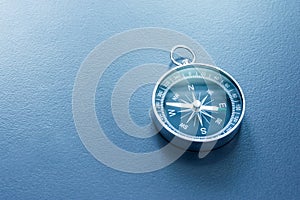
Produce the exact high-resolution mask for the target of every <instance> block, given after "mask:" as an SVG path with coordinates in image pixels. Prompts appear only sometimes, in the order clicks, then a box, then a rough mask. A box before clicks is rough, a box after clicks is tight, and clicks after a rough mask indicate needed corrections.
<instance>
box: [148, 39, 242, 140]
mask: <svg viewBox="0 0 300 200" xmlns="http://www.w3.org/2000/svg"><path fill="white" fill-rule="evenodd" d="M180 46H182V45H180ZM188 65H198V66H206V67H209V68H212V69H214V70H219V71H221V72H222V73H224V74H225V75H226V76H227V77H228V78H229V79H230V80H231V81H232V82H233V83H234V84H235V85H236V87H237V89H238V91H239V92H240V94H241V99H242V103H243V106H242V113H241V116H240V118H239V120H238V122H237V123H236V124H235V125H234V127H233V128H232V129H231V130H230V131H228V132H227V133H225V134H223V135H219V136H216V137H214V138H209V139H200V138H191V137H185V136H184V135H186V134H184V135H182V134H178V133H176V132H174V131H173V130H172V129H170V128H169V127H168V126H166V124H165V123H163V121H162V120H161V119H160V117H159V115H158V113H157V111H156V107H155V93H156V90H157V89H158V86H159V85H160V83H161V82H162V80H163V79H165V78H166V77H167V76H168V75H169V74H171V73H172V72H174V71H176V70H178V69H179V68H181V67H185V66H188ZM152 109H153V113H154V115H155V117H156V119H157V120H158V121H159V123H160V124H161V126H162V127H163V128H165V129H166V130H167V131H168V132H170V133H171V134H173V135H174V136H176V137H179V138H181V139H183V140H187V141H191V142H212V141H217V140H220V139H222V138H225V137H227V136H228V135H230V134H231V133H233V132H234V131H235V130H236V129H237V128H238V127H239V126H240V124H241V122H242V120H243V118H244V115H245V109H246V101H245V96H244V93H243V90H242V88H241V87H240V85H239V83H238V82H237V81H236V80H235V79H234V78H233V77H232V76H231V75H230V74H229V73H227V72H226V71H224V70H223V69H221V68H219V67H216V66H213V65H209V64H204V63H187V64H184V65H179V66H177V67H175V68H173V69H171V70H169V71H167V72H166V73H165V74H164V75H162V76H161V77H160V79H159V80H158V81H157V83H156V85H155V87H154V90H153V93H152ZM222 130H223V129H222ZM222 130H221V131H220V132H222Z"/></svg>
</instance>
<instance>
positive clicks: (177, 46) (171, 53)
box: [170, 45, 196, 65]
mask: <svg viewBox="0 0 300 200" xmlns="http://www.w3.org/2000/svg"><path fill="white" fill-rule="evenodd" d="M180 48H181V49H185V50H187V51H188V52H190V53H191V54H192V56H193V58H192V62H188V63H194V62H195V60H196V56H195V53H194V52H193V50H192V49H191V48H189V47H188V46H185V45H176V46H174V47H173V48H172V50H171V52H170V58H171V60H172V62H173V63H174V64H175V65H182V64H186V60H188V58H186V59H185V60H184V61H183V62H182V63H180V62H177V61H176V60H175V58H174V57H173V54H174V52H175V51H176V49H180Z"/></svg>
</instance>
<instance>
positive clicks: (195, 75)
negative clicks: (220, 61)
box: [152, 63, 244, 143]
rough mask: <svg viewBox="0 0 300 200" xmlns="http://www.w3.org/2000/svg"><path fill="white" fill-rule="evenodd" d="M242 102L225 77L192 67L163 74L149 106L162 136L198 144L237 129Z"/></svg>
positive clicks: (237, 89)
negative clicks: (165, 134)
mask: <svg viewBox="0 0 300 200" xmlns="http://www.w3.org/2000/svg"><path fill="white" fill-rule="evenodd" d="M243 99H244V97H243V93H242V91H241V89H240V87H239V85H238V83H237V82H236V81H235V80H234V79H233V78H232V77H231V76H230V75H229V74H227V73H226V72H224V71H223V70H221V69H219V68H217V67H214V66H210V65H204V64H195V63H193V64H188V65H183V66H178V67H176V68H174V69H172V70H170V71H169V72H167V73H166V74H165V75H164V76H163V77H162V78H161V79H160V80H159V81H158V83H157V84H156V87H155V89H154V93H153V98H152V103H153V110H154V113H155V116H156V118H157V119H158V123H159V125H160V126H162V127H163V129H164V131H161V132H162V133H163V135H164V133H165V132H167V134H171V135H174V136H177V137H179V138H182V139H184V140H188V141H192V142H200V143H201V142H209V141H214V140H218V139H220V138H223V137H225V136H227V135H229V134H230V133H232V132H233V131H234V130H236V129H237V128H238V126H239V124H240V122H241V120H242V118H243V114H244V100H243ZM166 138H168V137H166Z"/></svg>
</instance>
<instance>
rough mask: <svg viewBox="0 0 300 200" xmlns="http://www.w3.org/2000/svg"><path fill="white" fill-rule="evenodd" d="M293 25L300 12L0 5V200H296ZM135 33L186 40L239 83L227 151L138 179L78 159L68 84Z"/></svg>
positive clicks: (281, 4)
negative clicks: (116, 38)
mask: <svg viewBox="0 0 300 200" xmlns="http://www.w3.org/2000/svg"><path fill="white" fill-rule="evenodd" d="M299 19H300V3H299V1H289V3H287V2H285V1H277V2H274V1H269V0H268V1H253V0H251V1H241V2H238V1H227V0H226V1H221V2H220V1H201V2H197V3H196V2H192V1H178V2H174V1H170V2H163V3H162V2H160V1H127V2H124V1H109V2H108V1H103V2H92V1H84V2H83V3H79V2H74V1H64V2H61V1H53V2H46V3H45V2H32V3H28V2H27V3H25V2H23V3H20V2H18V3H17V2H14V1H2V2H0V199H299V198H300V190H299V189H300V169H299V168H300V167H299V166H300V162H299V160H300V156H299V155H300V152H299V140H300V136H299V135H300V131H299V130H300V122H299V119H300V111H299V110H300V106H299V105H300V103H299V102H300V97H299V88H300V83H299V78H300V70H299V67H300V58H299V55H300V51H299V47H300V40H299V32H300V20H299ZM139 27H163V28H168V29H172V30H175V31H179V32H182V33H185V34H186V35H189V36H190V37H192V38H194V39H195V40H197V41H198V42H199V43H201V44H202V45H203V47H204V48H205V49H206V50H207V52H208V53H209V54H210V55H211V57H212V58H213V59H214V61H215V63H216V64H217V65H218V66H222V67H223V68H224V69H225V70H226V71H228V72H229V73H231V74H232V75H233V76H234V77H236V79H237V80H238V81H239V83H240V84H241V86H242V87H243V90H244V93H245V96H246V99H247V108H246V116H245V120H244V123H243V126H242V129H241V132H240V134H239V136H238V137H237V138H236V139H235V140H234V141H233V142H231V143H230V144H229V145H227V146H225V147H223V148H221V149H218V150H216V151H213V152H212V153H211V154H210V155H209V156H208V157H206V158H205V159H202V160H197V159H193V155H191V154H190V153H187V154H185V155H184V156H182V157H181V158H180V159H179V160H177V161H176V162H174V163H173V164H171V165H170V166H168V167H166V168H164V169H162V170H159V171H155V172H151V173H145V174H130V173H123V172H119V171H116V170H114V169H111V168H109V167H107V166H105V165H103V164H102V163H100V162H99V161H97V160H96V159H95V158H94V157H93V156H92V155H91V154H90V153H89V152H88V151H87V150H86V148H85V147H84V145H83V144H82V143H81V141H80V139H79V136H78V133H77V131H76V128H75V125H74V121H73V115H72V90H73V84H74V81H75V77H76V73H77V71H78V69H79V67H80V64H81V63H82V61H83V60H84V58H85V57H86V56H87V55H88V53H89V52H90V51H91V50H92V49H93V48H94V47H95V46H96V45H98V44H99V43H100V42H102V41H104V40H106V39H107V38H109V37H110V36H112V35H114V34H116V33H120V32H122V31H125V30H129V29H132V28H139ZM150 53H151V52H150ZM237 68H238V70H237ZM111 76H112V79H113V78H114V76H118V75H117V74H113V73H112V75H111ZM149 87H150V86H149ZM148 89H151V88H148ZM107 92H110V91H107ZM141 92H143V91H141ZM137 98H138V97H137ZM137 109H139V110H138V111H140V110H142V109H140V108H137ZM131 112H132V113H133V115H134V113H136V112H137V110H134V108H133V110H132V111H131ZM145 115H146V114H145ZM143 120H149V119H148V118H145V119H143ZM109 125H110V124H109V123H107V124H106V129H110V127H109ZM115 134H118V133H115ZM112 139H114V140H115V142H116V143H118V142H119V143H120V145H122V144H121V143H122V141H121V140H119V141H118V137H117V136H114V137H112ZM122 139H123V138H122ZM125 144H126V143H125ZM128 144H130V143H128ZM146 144H147V142H146ZM146 146H147V145H146ZM124 148H126V147H124Z"/></svg>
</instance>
